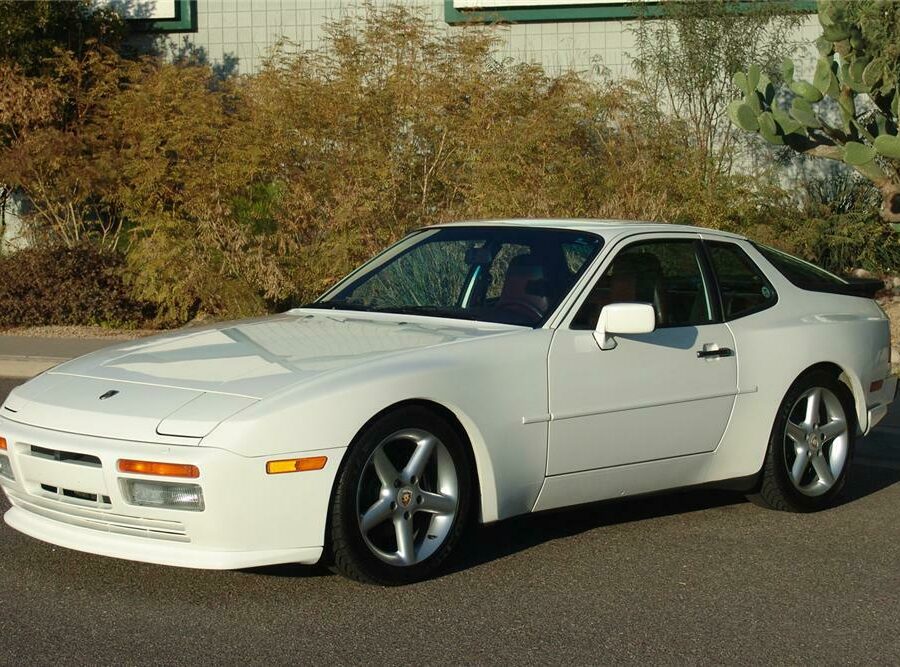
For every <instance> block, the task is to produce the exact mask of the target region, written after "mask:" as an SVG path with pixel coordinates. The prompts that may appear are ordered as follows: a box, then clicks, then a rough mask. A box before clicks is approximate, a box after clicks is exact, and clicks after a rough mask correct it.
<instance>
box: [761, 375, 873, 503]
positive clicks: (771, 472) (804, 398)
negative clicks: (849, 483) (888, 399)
mask: <svg viewBox="0 0 900 667" xmlns="http://www.w3.org/2000/svg"><path fill="white" fill-rule="evenodd" d="M853 410H854V407H853V396H852V394H851V393H850V390H849V389H848V388H847V386H846V385H844V384H843V383H842V382H841V381H840V380H838V379H837V378H835V377H833V376H832V375H830V374H828V373H825V372H822V371H814V372H811V373H807V374H805V375H803V376H801V377H800V378H799V379H798V380H797V381H796V382H795V383H794V384H793V386H791V388H790V390H788V393H787V395H786V396H785V397H784V400H783V401H782V403H781V406H780V408H779V410H778V414H777V415H776V418H775V423H774V425H773V427H772V433H771V436H770V438H769V448H768V451H767V453H766V460H765V463H764V464H763V472H762V480H761V484H760V489H759V492H758V493H757V494H755V495H754V496H753V497H751V500H753V501H755V502H757V503H758V504H761V505H765V506H767V507H771V508H773V509H778V510H784V511H790V512H815V511H817V510H821V509H824V508H826V507H828V506H829V505H831V504H832V502H833V500H834V498H835V496H837V495H838V494H839V493H840V491H841V489H842V488H843V486H844V484H845V483H846V480H847V473H848V469H849V467H850V459H851V456H852V453H853V447H854V444H855V440H856V422H855V420H854V418H853V415H854V412H853Z"/></svg>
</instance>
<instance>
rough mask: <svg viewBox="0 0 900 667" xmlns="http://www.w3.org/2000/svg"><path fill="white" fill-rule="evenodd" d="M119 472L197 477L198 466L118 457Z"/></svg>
mask: <svg viewBox="0 0 900 667" xmlns="http://www.w3.org/2000/svg"><path fill="white" fill-rule="evenodd" d="M119 472H130V473H134V474H136V475H157V476H159V477H199V476H200V468H198V467H197V466H192V465H188V464H186V463H157V462H154V461H132V460H130V459H119Z"/></svg>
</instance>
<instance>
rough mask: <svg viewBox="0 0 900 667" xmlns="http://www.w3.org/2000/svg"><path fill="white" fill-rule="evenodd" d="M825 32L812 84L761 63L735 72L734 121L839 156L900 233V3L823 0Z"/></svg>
mask: <svg viewBox="0 0 900 667" xmlns="http://www.w3.org/2000/svg"><path fill="white" fill-rule="evenodd" d="M819 22H820V23H821V24H822V29H823V30H822V36H821V37H819V38H818V39H817V40H816V47H817V48H818V51H819V59H818V62H817V64H816V69H815V75H814V76H813V79H812V81H805V80H802V79H799V78H795V77H794V65H793V63H792V62H791V61H786V62H785V64H784V71H783V76H784V83H783V84H782V85H777V84H773V82H772V81H771V80H770V78H769V77H768V76H766V75H765V74H764V73H763V72H762V69H761V68H760V67H759V66H758V65H753V66H751V67H750V68H749V69H748V70H747V71H746V72H744V71H739V72H737V74H735V75H734V83H735V85H737V87H738V88H740V89H741V92H742V93H743V97H742V98H741V99H739V100H736V101H734V102H733V103H732V104H731V105H730V106H729V107H728V111H729V115H730V117H731V120H732V122H733V123H734V124H735V125H737V126H738V127H740V128H742V129H743V130H746V131H748V132H758V133H759V134H760V136H762V137H763V138H764V139H765V140H766V141H768V142H769V143H771V144H775V145H779V146H782V145H783V146H788V147H789V148H791V149H793V150H795V151H798V152H800V153H804V154H806V155H811V156H816V157H823V158H828V159H831V160H839V161H842V162H843V163H844V164H846V165H848V166H849V167H851V168H852V169H854V170H856V171H857V172H858V173H860V174H862V175H863V176H864V177H865V178H867V179H869V180H870V181H871V182H872V183H873V184H874V185H875V186H876V187H877V188H878V190H879V191H880V193H881V202H882V203H881V218H882V219H883V220H884V221H886V222H888V223H891V224H892V226H893V227H894V229H895V230H897V231H900V137H898V115H900V114H898V110H900V109H898V105H900V92H898V87H897V86H898V77H900V41H898V35H900V3H897V2H893V1H890V0H855V1H852V2H844V1H841V2H837V1H836V0H819Z"/></svg>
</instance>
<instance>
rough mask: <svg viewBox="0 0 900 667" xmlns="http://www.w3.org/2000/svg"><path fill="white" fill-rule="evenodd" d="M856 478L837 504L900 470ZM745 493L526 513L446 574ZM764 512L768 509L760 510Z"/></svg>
mask: <svg viewBox="0 0 900 667" xmlns="http://www.w3.org/2000/svg"><path fill="white" fill-rule="evenodd" d="M850 473H851V474H850V478H849V480H848V483H847V486H846V487H845V489H844V491H843V493H842V494H841V496H840V498H839V499H838V500H837V503H836V504H837V505H838V506H840V505H844V504H847V503H852V502H855V501H857V500H860V499H862V498H865V497H866V496H869V495H872V494H874V493H877V492H878V491H881V490H882V489H885V488H887V487H889V486H892V485H894V484H896V483H897V482H900V468H898V467H896V466H889V465H881V464H879V463H878V462H875V463H872V462H869V461H866V462H854V464H853V467H852V468H851V470H850ZM746 502H747V500H746V498H745V497H744V495H743V494H742V493H739V492H736V491H723V490H718V489H710V488H695V489H685V490H680V491H679V490H675V491H671V492H665V493H660V494H653V495H647V496H638V497H634V498H627V499H622V500H607V501H602V502H598V503H590V504H587V505H579V506H576V507H568V508H563V509H559V510H552V511H547V512H540V513H537V514H526V515H524V516H518V517H513V518H511V519H506V520H504V521H499V522H497V523H493V524H488V525H475V526H472V527H471V529H470V530H469V532H468V534H467V536H466V538H465V539H464V540H463V542H462V544H460V546H459V551H458V553H457V554H456V555H455V556H454V557H452V558H451V559H450V560H449V562H448V563H447V566H446V567H445V568H444V569H443V572H442V574H450V573H453V572H460V571H463V570H467V569H469V568H472V567H476V566H478V565H483V564H485V563H489V562H491V561H494V560H499V559H501V558H504V557H507V556H511V555H513V554H516V553H519V552H521V551H526V550H527V549H530V548H532V547H535V546H538V545H540V544H544V543H546V542H552V541H554V540H557V539H561V538H566V537H571V536H574V535H579V534H581V533H585V532H588V531H591V530H595V529H597V528H603V527H607V526H615V525H618V524H624V523H635V522H639V521H646V520H648V519H656V518H660V517H665V516H671V515H676V514H689V513H691V512H702V511H704V510H711V509H716V508H724V507H730V506H735V507H736V506H739V505H743V504H744V503H746ZM760 511H763V510H760ZM242 572H245V573H247V574H254V575H262V576H269V577H295V578H301V579H307V578H316V577H326V576H331V575H332V574H333V573H332V572H331V570H330V569H329V568H328V567H327V566H325V565H314V566H310V565H298V564H285V565H270V566H265V567H255V568H250V569H246V570H242Z"/></svg>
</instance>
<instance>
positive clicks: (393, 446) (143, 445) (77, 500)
mask: <svg viewBox="0 0 900 667" xmlns="http://www.w3.org/2000/svg"><path fill="white" fill-rule="evenodd" d="M871 295H872V286H871V285H859V284H855V283H851V282H848V281H846V280H843V279H841V278H838V277H836V276H834V275H832V274H830V273H827V272H825V271H823V270H821V269H819V268H817V267H815V266H813V265H810V264H808V263H806V262H804V261H801V260H799V259H796V258H794V257H792V256H789V255H785V254H783V253H781V252H778V251H776V250H773V249H771V248H767V247H764V246H760V245H757V244H755V243H753V242H751V241H748V240H747V239H745V238H742V237H739V236H734V235H730V234H725V233H721V232H715V231H708V230H704V229H698V228H691V227H680V226H673V225H660V224H644V223H622V222H596V221H572V220H541V221H519V220H508V221H492V222H478V223H461V224H450V225H442V226H436V227H430V228H426V229H422V230H419V231H417V232H415V233H413V234H411V235H410V236H408V237H406V238H405V239H403V240H402V241H400V242H399V243H397V244H395V245H393V246H392V247H390V248H388V249H387V250H386V251H384V252H383V253H382V254H380V255H378V256H376V257H375V258H374V259H372V260H371V261H370V262H368V263H367V264H365V265H364V266H362V267H361V268H360V269H358V270H356V271H355V272H353V273H351V274H350V275H349V276H347V277H346V278H345V279H344V280H342V281H341V282H340V283H338V284H337V285H336V286H335V287H334V288H333V289H331V290H330V291H329V292H327V293H326V294H325V295H324V296H322V297H321V298H320V299H318V300H317V301H315V302H313V303H311V304H308V305H306V306H304V307H302V308H298V309H295V310H291V311H289V312H286V313H284V314H281V315H277V316H273V317H267V318H263V319H259V320H254V321H246V322H240V323H227V324H220V325H216V326H212V327H209V328H206V329H194V330H188V331H181V332H177V333H174V334H171V335H165V336H161V337H158V338H154V339H147V340H143V341H137V342H129V343H126V344H123V345H118V346H116V347H112V348H109V349H106V350H103V351H100V352H97V353H94V354H91V355H88V356H85V357H82V358H80V359H76V360H74V361H71V362H68V363H65V364H63V365H61V366H57V367H56V368H54V369H52V370H50V371H48V372H46V373H44V374H42V375H40V376H38V377H36V378H34V379H33V380H31V381H30V382H28V383H26V384H24V385H22V386H20V387H18V388H17V389H15V390H14V391H13V392H12V393H11V394H10V395H9V397H8V398H7V400H6V402H5V403H4V404H3V406H2V409H0V484H2V487H3V489H4V491H5V492H6V494H7V496H8V497H9V501H10V503H11V509H10V510H9V511H8V512H7V513H6V517H5V518H6V522H7V523H8V524H9V525H10V526H11V527H13V528H15V529H17V530H19V531H21V532H23V533H26V534H27V535H31V536H33V537H35V538H38V539H41V540H45V541H47V542H50V543H53V544H57V545H61V546H64V547H69V548H72V549H78V550H82V551H87V552H92V553H96V554H103V555H107V556H114V557H118V558H127V559H133V560H138V561H146V562H152V563H161V564H167V565H177V566H185V567H195V568H245V567H250V566H259V565H266V564H274V563H288V562H299V563H316V562H318V561H320V560H321V559H323V558H325V559H327V560H328V562H330V563H332V564H333V565H334V567H335V568H336V569H337V570H339V571H340V572H342V573H344V574H346V575H348V576H350V577H353V578H355V579H359V580H363V581H368V582H376V583H382V584H399V583H406V582H411V581H415V580H418V579H421V578H423V577H426V576H427V575H429V574H430V573H432V572H433V571H434V570H435V568H437V567H438V566H439V565H440V564H441V563H442V562H443V561H444V560H445V559H446V558H447V556H448V555H449V554H450V553H451V551H452V550H453V549H454V547H455V546H456V545H457V544H458V542H459V540H460V538H461V537H462V535H463V533H464V529H465V528H466V525H467V523H469V522H470V521H472V520H477V521H481V522H492V521H498V520H500V519H505V518H507V517H511V516H514V515H518V514H524V513H528V512H538V511H542V510H548V509H552V508H559V507H564V506H569V505H577V504H580V503H589V502H593V501H599V500H603V499H609V498H620V497H623V496H630V495H636V494H645V493H651V492H656V491H661V490H666V489H673V488H676V487H685V486H692V485H700V484H712V483H726V482H727V483H728V484H729V486H730V487H732V488H735V484H743V485H744V486H743V487H739V488H741V490H745V491H747V492H748V493H750V494H752V496H753V497H754V498H755V499H757V500H758V501H759V502H760V503H762V504H764V505H768V506H769V507H772V508H775V509H779V510H789V511H797V512H807V511H814V510H819V509H822V508H825V507H827V506H828V505H829V504H830V503H831V502H832V501H833V500H834V498H835V496H836V495H837V494H838V493H839V492H840V491H841V487H842V486H843V485H844V482H845V480H846V478H847V471H848V468H849V464H850V461H851V459H852V456H853V448H854V444H855V442H856V440H857V438H858V437H860V436H863V435H865V434H866V433H868V432H869V430H870V429H872V428H873V427H874V426H875V424H877V423H878V421H879V420H880V419H882V417H884V415H885V413H886V412H887V408H888V404H889V403H890V402H891V401H892V400H893V399H894V396H895V393H896V386H897V378H896V377H893V376H891V366H890V334H889V328H888V321H887V318H886V317H885V314H884V313H883V312H882V310H881V309H880V308H879V307H878V305H877V304H876V303H875V302H874V301H873V300H872V299H871V298H870V297H871Z"/></svg>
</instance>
